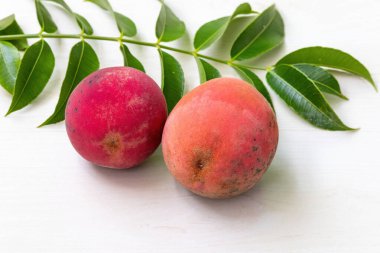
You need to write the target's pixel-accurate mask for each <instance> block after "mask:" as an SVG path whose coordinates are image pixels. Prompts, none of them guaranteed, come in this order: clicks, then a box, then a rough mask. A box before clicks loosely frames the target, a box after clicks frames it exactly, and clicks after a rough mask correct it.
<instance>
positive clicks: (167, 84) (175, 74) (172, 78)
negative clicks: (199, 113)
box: [158, 50, 185, 113]
mask: <svg viewBox="0 0 380 253" xmlns="http://www.w3.org/2000/svg"><path fill="white" fill-rule="evenodd" d="M158 52H159V53H160V60H161V72H162V77H161V89H162V90H163V93H164V95H165V99H166V104H167V106H168V112H169V113H170V112H171V110H173V108H174V106H175V105H176V104H177V103H178V101H179V100H180V99H181V98H182V96H183V92H184V88H185V78H184V75H183V70H182V67H181V65H180V64H179V62H178V61H177V60H176V59H175V58H174V57H173V56H171V55H170V54H168V53H166V52H164V51H162V50H158Z"/></svg>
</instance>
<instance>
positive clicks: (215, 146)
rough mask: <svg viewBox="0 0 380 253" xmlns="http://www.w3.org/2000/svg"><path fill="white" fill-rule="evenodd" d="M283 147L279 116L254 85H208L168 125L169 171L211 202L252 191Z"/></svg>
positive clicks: (175, 112)
mask: <svg viewBox="0 0 380 253" xmlns="http://www.w3.org/2000/svg"><path fill="white" fill-rule="evenodd" d="M277 143H278V126H277V121H276V117H275V114H274V112H273V110H272V108H271V107H270V105H269V104H268V103H267V101H266V100H265V98H264V97H263V96H262V95H261V94H260V93H259V92H258V91H257V90H256V89H254V88H253V87H252V86H251V85H250V84H248V83H246V82H244V81H242V80H239V79H234V78H218V79H213V80H211V81H208V82H206V83H204V84H202V85H200V86H199V87H197V88H195V89H194V90H192V91H191V92H190V93H188V94H187V95H186V96H184V97H183V98H182V99H181V100H180V102H179V103H178V104H177V105H176V106H175V108H174V109H173V111H172V112H171V113H170V115H169V117H168V120H167V122H166V124H165V127H164V133H163V138H162V149H163V154H164V159H165V162H166V164H167V166H168V169H169V171H170V172H171V173H172V175H173V176H174V177H175V179H176V180H177V181H179V182H180V183H181V184H182V185H183V186H184V187H185V188H187V189H189V190H190V191H192V192H194V193H196V194H198V195H201V196H204V197H208V198H229V197H232V196H236V195H239V194H241V193H243V192H246V191H248V190H249V189H251V188H252V187H253V186H254V185H255V184H256V183H257V182H258V181H259V180H260V179H261V177H262V176H263V174H264V173H265V171H266V170H267V168H268V167H269V165H270V163H271V161H272V159H273V157H274V154H275V152H276V148H277Z"/></svg>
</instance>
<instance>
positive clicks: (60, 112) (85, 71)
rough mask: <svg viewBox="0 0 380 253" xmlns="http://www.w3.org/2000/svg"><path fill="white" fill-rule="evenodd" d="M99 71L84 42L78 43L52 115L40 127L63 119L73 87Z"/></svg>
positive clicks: (95, 60) (95, 57) (93, 55)
mask: <svg viewBox="0 0 380 253" xmlns="http://www.w3.org/2000/svg"><path fill="white" fill-rule="evenodd" d="M98 69H99V60H98V57H97V55H96V53H95V51H94V49H92V47H91V46H90V45H89V44H88V43H87V42H85V41H81V42H78V43H77V44H75V45H74V47H73V48H72V49H71V52H70V58H69V65H68V66H67V71H66V76H65V80H64V81H63V84H62V88H61V94H60V95H59V100H58V103H57V106H56V107H55V110H54V113H53V114H52V115H51V116H50V117H49V118H48V119H47V120H46V121H45V122H44V123H42V124H41V126H44V125H49V124H54V123H58V122H60V121H62V120H64V119H65V108H66V104H67V100H68V99H69V96H70V94H71V93H72V92H73V90H74V89H75V87H77V85H78V84H79V83H80V82H81V81H82V80H83V79H84V78H85V77H86V76H88V75H89V74H91V73H92V72H94V71H96V70H98Z"/></svg>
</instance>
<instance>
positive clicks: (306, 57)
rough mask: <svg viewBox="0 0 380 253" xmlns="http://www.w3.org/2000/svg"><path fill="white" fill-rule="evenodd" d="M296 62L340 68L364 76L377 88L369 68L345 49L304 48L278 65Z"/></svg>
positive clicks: (291, 54)
mask: <svg viewBox="0 0 380 253" xmlns="http://www.w3.org/2000/svg"><path fill="white" fill-rule="evenodd" d="M296 63H308V64H314V65H317V66H324V67H328V68H333V69H340V70H343V71H346V72H349V73H352V74H355V75H358V76H361V77H363V78H364V79H366V80H367V81H369V82H370V83H371V84H372V86H373V87H374V88H375V89H376V90H377V87H376V84H375V82H374V81H373V79H372V77H371V74H370V73H369V71H368V70H367V68H366V67H365V66H364V65H363V64H362V63H361V62H359V61H358V60H357V59H355V58H354V57H352V56H351V55H349V54H347V53H345V52H343V51H340V50H337V49H333V48H328V47H307V48H302V49H299V50H297V51H295V52H293V53H290V54H288V55H286V56H285V57H284V58H282V59H281V60H280V61H279V62H278V63H277V65H280V64H296Z"/></svg>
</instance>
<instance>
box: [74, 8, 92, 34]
mask: <svg viewBox="0 0 380 253" xmlns="http://www.w3.org/2000/svg"><path fill="white" fill-rule="evenodd" d="M74 16H75V19H76V21H77V23H78V25H79V27H80V29H81V30H82V31H83V32H84V33H85V34H88V35H92V34H93V33H94V30H93V29H92V27H91V25H90V23H89V22H88V21H87V19H85V18H84V17H83V16H81V15H79V14H78V13H74Z"/></svg>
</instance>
